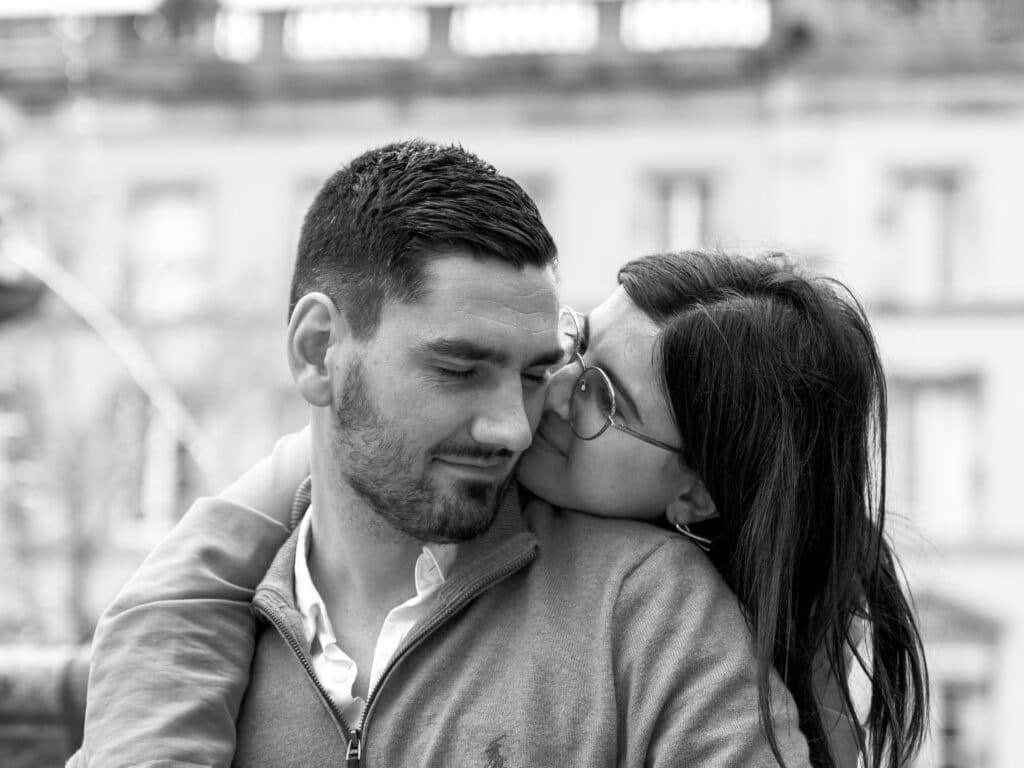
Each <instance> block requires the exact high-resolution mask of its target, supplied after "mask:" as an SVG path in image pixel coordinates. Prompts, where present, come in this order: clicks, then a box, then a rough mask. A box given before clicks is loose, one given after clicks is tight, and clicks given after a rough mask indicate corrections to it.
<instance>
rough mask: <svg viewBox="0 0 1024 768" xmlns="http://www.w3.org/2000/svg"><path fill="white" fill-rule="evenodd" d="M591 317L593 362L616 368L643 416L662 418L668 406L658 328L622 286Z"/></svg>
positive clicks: (589, 346)
mask: <svg viewBox="0 0 1024 768" xmlns="http://www.w3.org/2000/svg"><path fill="white" fill-rule="evenodd" d="M588 320H589V322H588V326H589V338H588V340H587V349H588V352H589V353H591V354H592V355H593V357H594V364H595V365H600V366H607V367H609V368H613V369H614V371H615V374H616V376H617V378H618V379H619V380H620V381H621V382H622V383H623V385H625V386H626V387H628V388H629V390H630V392H631V394H632V396H633V399H634V400H635V401H636V402H637V405H638V406H640V408H641V409H643V410H644V411H645V414H644V415H645V416H646V415H647V414H648V413H650V414H651V415H652V416H658V417H660V416H661V415H662V412H663V411H664V409H665V405H664V402H663V400H664V398H663V397H662V394H661V391H662V390H661V387H660V386H659V384H658V377H659V376H660V372H659V371H658V370H657V368H656V366H655V364H654V345H655V342H656V341H657V338H658V334H659V332H660V329H659V327H658V326H657V325H656V324H655V322H654V321H653V320H651V318H649V317H648V316H647V315H645V314H644V313H643V312H641V311H640V310H639V309H637V308H636V305H634V304H633V302H632V301H631V300H630V299H629V296H627V295H626V292H625V290H624V289H623V288H622V287H621V286H619V287H618V288H616V289H615V291H614V292H613V293H612V294H611V295H610V296H609V297H608V298H607V299H605V300H604V301H603V302H601V303H600V304H599V305H598V306H597V307H595V308H594V310H593V312H591V313H590V314H589V315H588Z"/></svg>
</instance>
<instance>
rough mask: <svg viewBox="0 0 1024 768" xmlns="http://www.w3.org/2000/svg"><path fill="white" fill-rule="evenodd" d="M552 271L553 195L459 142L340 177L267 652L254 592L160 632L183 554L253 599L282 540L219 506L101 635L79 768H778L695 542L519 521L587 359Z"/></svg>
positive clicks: (316, 306)
mask: <svg viewBox="0 0 1024 768" xmlns="http://www.w3.org/2000/svg"><path fill="white" fill-rule="evenodd" d="M554 261H555V248H554V244H553V242H552V240H551V237H550V235H549V234H548V232H547V230H546V229H545V228H544V225H543V223H542V222H541V220H540V216H539V214H538V212H537V209H536V207H535V206H534V204H533V202H532V201H531V200H530V199H529V197H527V196H526V194H525V193H524V192H523V191H522V189H521V188H520V187H519V186H518V185H517V184H516V183H515V182H513V181H512V180H511V179H508V178H506V177H503V176H501V175H500V174H498V173H496V172H495V171H494V169H493V168H491V167H490V166H488V165H487V164H485V163H483V162H482V161H480V160H479V159H478V158H476V157H475V156H473V155H471V154H469V153H467V152H465V151H463V150H461V149H458V148H454V147H441V146H436V145H433V144H427V143H422V142H406V143H401V144H395V145H389V146H387V147H383V148H381V149H378V150H374V151H371V152H368V153H366V154H364V155H362V156H361V157H359V158H357V159H356V160H355V161H353V162H352V163H351V164H350V165H349V166H348V167H347V168H345V169H343V170H342V171H340V172H339V173H337V174H335V176H333V177H332V178H331V179H329V180H328V181H327V183H326V184H325V185H324V187H323V188H322V189H321V191H320V193H319V194H318V196H317V198H316V200H315V201H314V203H313V205H312V207H311V209H310V211H309V213H308V214H307V217H306V220H305V223H304V226H303V232H302V237H301V239H300V244H299V253H298V258H297V261H296V267H295V275H294V278H293V285H292V297H291V313H290V321H289V326H288V334H287V354H288V361H289V365H290V368H291V371H292V375H293V378H294V380H295V382H296V384H297V387H298V389H299V391H300V392H301V394H302V396H303V397H304V398H305V400H306V401H307V402H308V403H309V404H310V406H311V409H310V412H311V418H310V423H311V430H310V434H311V438H310V439H311V446H312V476H311V487H310V490H309V493H308V494H307V495H306V496H305V497H303V496H302V495H301V494H300V498H299V503H298V505H297V510H298V511H299V512H305V514H304V515H303V516H302V519H301V522H300V523H299V524H298V526H297V529H296V531H295V532H294V533H293V534H292V535H291V536H289V537H288V540H287V542H286V543H285V544H284V546H283V547H281V549H280V551H279V552H278V554H277V556H276V557H275V558H274V562H273V564H272V565H271V567H270V570H269V571H268V572H267V573H266V576H265V578H264V579H263V581H262V582H261V584H260V585H259V587H258V588H257V590H256V592H255V596H254V598H253V601H252V605H253V608H254V612H255V614H256V615H257V616H258V619H259V624H258V632H257V634H258V638H257V640H256V645H255V650H254V651H253V646H252V642H251V640H250V639H248V636H247V632H248V633H249V635H251V633H252V628H251V624H246V623H245V622H244V621H239V620H229V619H230V618H231V616H232V614H231V613H230V610H237V607H238V605H239V604H243V602H247V600H246V601H242V600H239V597H240V596H245V597H247V596H246V595H245V592H244V587H243V588H242V590H241V591H239V590H234V591H232V590H233V589H234V587H231V586H228V587H227V588H226V589H225V591H224V600H223V601H221V602H225V603H230V604H231V607H230V608H229V606H228V605H216V604H215V603H216V601H211V600H210V598H211V597H212V595H211V594H210V592H211V589H212V588H211V587H210V586H209V583H206V584H203V585H202V588H201V589H198V588H193V587H192V586H191V585H190V584H188V583H186V582H182V583H179V584H177V585H176V587H175V590H174V591H173V592H172V593H171V594H169V595H167V597H168V598H170V599H173V600H176V601H178V602H177V605H178V606H182V607H183V609H182V613H181V614H180V616H179V617H178V618H179V620H180V624H177V625H172V626H167V624H166V616H167V614H166V613H164V614H158V620H155V621H150V620H149V619H147V618H146V617H147V616H149V615H151V614H150V613H148V611H149V610H150V609H151V608H152V605H153V604H154V602H159V601H157V600H154V599H153V598H154V595H156V596H158V597H159V596H160V590H159V589H158V588H157V587H154V586H153V585H154V584H155V583H156V582H157V581H159V578H160V575H159V570H158V568H157V566H160V567H162V568H164V569H165V570H166V569H167V568H169V567H170V564H172V563H173V561H174V558H175V557H176V556H180V554H179V553H182V552H184V553H189V552H193V553H198V554H197V555H196V557H197V558H198V560H199V561H200V562H201V565H202V564H207V563H209V564H211V570H212V571H213V572H214V575H215V576H216V579H220V580H221V582H224V583H226V584H229V585H230V584H231V583H235V584H242V585H244V584H245V583H246V582H247V579H248V578H249V577H248V575H246V574H244V573H242V571H244V569H245V563H244V557H248V556H249V553H250V552H256V553H257V557H259V556H260V554H259V553H261V552H263V551H264V550H265V549H266V540H265V539H264V540H262V541H260V542H258V543H254V542H252V541H251V540H249V538H246V537H251V536H252V534H251V531H252V527H251V526H252V524H251V523H247V524H246V525H242V526H239V527H238V528H234V527H233V525H234V523H233V522H232V520H233V518H232V515H233V514H235V510H233V509H232V508H231V506H230V505H229V504H227V503H226V502H221V503H220V505H219V506H218V507H217V514H219V515H221V520H222V522H221V523H219V524H220V525H221V526H222V528H221V530H223V531H227V532H229V533H227V534H226V535H225V538H224V539H223V540H211V541H208V542H205V543H204V544H203V545H202V546H201V547H197V546H196V544H195V542H191V543H190V542H189V541H187V540H186V538H185V537H186V536H187V533H179V538H177V539H175V538H174V536H172V538H171V539H169V540H168V541H169V542H170V543H168V542H165V543H164V544H163V545H161V547H160V548H158V550H157V551H156V552H155V553H154V555H152V556H151V558H150V559H149V560H148V561H147V563H146V564H144V566H143V568H142V569H141V570H140V572H139V574H137V575H136V576H135V577H133V581H132V584H130V585H129V588H128V589H127V590H126V592H125V593H122V595H121V596H120V597H119V598H118V601H117V602H116V603H115V606H113V607H112V609H111V610H110V611H108V614H107V615H106V616H105V618H104V620H103V621H102V622H101V625H100V627H99V629H98V631H97V639H96V647H95V657H94V661H93V670H92V676H91V680H90V702H89V712H88V716H87V723H86V741H85V745H84V747H83V750H82V752H81V754H80V757H79V760H80V761H81V764H88V765H92V766H100V765H108V764H109V765H119V764H135V763H137V762H143V761H151V762H153V764H156V762H157V761H160V762H159V764H160V765H174V764H178V765H222V764H225V763H226V762H228V761H229V760H231V759H233V760H234V763H235V764H237V765H246V766H282V765H310V766H316V765H337V764H339V763H340V762H341V761H342V760H343V759H344V760H346V761H347V765H349V766H358V765H369V766H405V765H444V766H456V765H465V766H481V767H483V766H488V767H497V766H513V765H515V766H519V765H522V766H537V765H551V766H565V765H581V766H584V765H585V766H593V765H613V764H617V765H630V766H631V765H654V766H668V765H680V764H684V765H691V764H692V765H715V766H745V765H771V764H774V759H773V758H772V756H771V752H770V750H769V748H768V745H767V739H766V737H765V735H764V733H763V731H762V729H761V726H760V723H759V721H758V709H757V695H756V665H755V663H754V661H753V659H752V657H751V655H750V651H749V648H748V645H747V635H746V630H745V625H744V623H743V620H742V617H741V616H740V615H739V612H738V609H736V606H735V603H734V602H727V603H726V605H727V609H725V610H723V609H722V605H723V602H722V601H721V600H720V599H717V598H720V597H721V595H720V590H721V589H723V587H721V585H720V583H718V582H711V583H710V586H709V585H707V584H703V583H700V584H697V583H695V582H694V581H693V579H694V578H695V577H694V570H693V567H692V562H689V561H692V560H693V558H692V557H690V556H689V554H688V552H689V551H688V550H687V549H686V545H685V544H683V543H682V542H680V541H678V540H676V539H673V538H672V537H669V536H667V535H666V534H663V533H661V532H658V531H657V530H656V529H654V528H652V527H645V526H642V525H635V524H629V523H625V522H622V521H601V522H598V521H595V520H590V519H587V518H585V517H584V516H582V515H577V514H575V513H558V514H556V515H552V514H536V513H535V512H533V511H531V509H530V508H528V509H527V510H526V511H525V513H524V511H523V510H521V509H520V505H519V500H518V497H517V494H516V490H515V488H514V487H511V485H510V478H511V476H512V470H513V467H514V464H515V462H516V459H517V458H518V456H519V454H520V453H521V452H522V451H523V450H524V449H525V448H526V447H527V446H528V445H529V444H530V441H531V435H532V432H533V429H534V428H535V427H536V425H537V422H538V420H539V418H540V414H541V408H542V403H543V397H544V384H545V381H546V376H547V373H548V370H549V368H551V367H552V366H554V365H556V364H557V363H558V362H559V361H560V359H561V357H562V350H561V348H560V346H559V340H558V337H557V332H556V326H557V308H558V300H557V291H556V284H555V275H554ZM310 497H311V504H310V505H309V510H308V512H306V510H305V507H306V503H305V502H306V501H309V500H310ZM206 503H209V501H208V502H206ZM200 511H201V510H200ZM194 514H195V510H194V511H193V512H190V515H194ZM249 514H252V513H251V512H250V513H249ZM189 519H190V518H189V517H186V520H185V521H184V523H183V526H182V527H181V530H183V531H188V530H189V528H188V523H189ZM235 532H238V535H239V536H240V540H238V541H234V540H232V535H233V534H234V533H235ZM215 535H216V532H215ZM270 538H271V539H272V538H273V537H272V536H271V537H270ZM282 538H283V536H282ZM276 543H280V540H278V541H277V542H276ZM240 558H241V559H242V560H243V561H241V562H240ZM700 562H703V561H702V560H701V561H700ZM705 566H706V564H705ZM706 567H708V568H710V566H706ZM182 570H184V571H190V573H193V574H194V573H196V572H200V571H202V567H197V566H196V564H195V563H192V564H191V565H188V564H186V563H183V564H182ZM216 579H211V580H208V581H212V582H213V583H220V582H217V580H216ZM133 590H134V592H133ZM716 590H718V594H717V595H716V594H714V593H715V591H716ZM707 592H710V593H712V594H707ZM136 594H143V595H146V597H147V599H148V600H149V601H150V602H149V603H148V604H145V601H141V600H136V599H135V597H134V595H136ZM234 615H235V617H236V619H237V618H238V617H237V614H234ZM161 617H162V619H161ZM160 620H163V621H164V623H163V624H161V623H160ZM161 628H163V630H161ZM708 633H710V634H711V635H712V636H713V637H714V639H715V642H714V643H713V647H711V648H709V647H707V643H706V642H702V641H698V640H697V638H699V637H700V638H705V637H706V635H707V634H708ZM179 638H187V641H182V640H180V639H179ZM164 644H169V645H170V646H171V648H172V649H173V650H172V652H171V653H170V655H171V656H174V664H173V665H171V666H170V667H168V666H167V664H166V656H167V655H168V653H167V652H166V651H165V652H164V656H163V657H161V653H160V649H161V647H162V646H163V645H164ZM154 649H155V652H154ZM250 657H251V658H252V666H251V671H250V674H249V687H248V690H246V691H245V696H244V699H242V700H241V702H239V696H240V692H241V689H242V688H243V684H244V675H245V672H246V671H247V670H249V660H250ZM129 667H135V668H137V669H138V671H137V673H136V674H137V675H139V676H140V677H139V678H138V679H137V680H136V679H132V680H131V681H130V682H126V678H128V675H127V674H126V670H127V669H128V668H129ZM225 681H227V682H225ZM778 694H779V695H780V696H785V693H784V691H782V690H781V689H780V690H779V691H778ZM154 699H155V701H154ZM151 712H157V713H159V717H158V718H156V719H155V720H149V719H147V718H150V713H151ZM777 712H779V713H780V716H781V717H785V716H787V714H788V716H789V720H788V721H781V722H774V723H770V724H769V726H770V727H773V728H774V730H775V734H776V737H777V738H778V739H779V742H780V746H781V748H782V751H783V754H784V755H785V756H786V758H787V762H788V764H789V765H790V766H798V765H806V761H807V756H806V755H807V747H806V744H805V743H804V742H803V740H802V738H801V737H800V735H799V732H798V730H797V727H796V722H797V718H796V712H795V709H794V708H793V707H792V704H791V702H790V706H789V707H788V708H787V707H785V706H783V707H779V708H778V709H777ZM236 715H237V724H236V727H235V728H232V724H233V721H234V720H235V717H236ZM236 733H237V741H234V737H235V735H236Z"/></svg>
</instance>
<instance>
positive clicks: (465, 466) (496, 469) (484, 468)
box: [433, 453, 511, 476]
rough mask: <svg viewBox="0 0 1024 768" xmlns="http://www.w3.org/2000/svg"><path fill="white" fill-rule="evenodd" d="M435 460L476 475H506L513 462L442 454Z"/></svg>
mask: <svg viewBox="0 0 1024 768" xmlns="http://www.w3.org/2000/svg"><path fill="white" fill-rule="evenodd" d="M433 460H434V461H435V462H436V463H438V464H440V465H441V466H443V467H447V468H449V469H454V470H456V471H458V472H468V473H470V474H476V475H493V476H497V475H506V474H508V472H509V471H510V470H511V462H510V461H509V459H508V458H507V457H504V456H488V457H481V456H452V455H449V454H443V453H442V454H438V455H435V456H434V457H433Z"/></svg>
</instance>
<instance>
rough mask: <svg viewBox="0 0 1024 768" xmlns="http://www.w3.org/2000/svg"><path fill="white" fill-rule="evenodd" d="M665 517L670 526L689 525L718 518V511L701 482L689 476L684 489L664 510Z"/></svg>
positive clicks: (695, 477)
mask: <svg viewBox="0 0 1024 768" xmlns="http://www.w3.org/2000/svg"><path fill="white" fill-rule="evenodd" d="M665 517H667V518H668V521H669V522H670V523H671V524H672V525H690V524H691V523H699V522H701V521H703V520H710V519H711V518H713V517H718V509H717V508H716V507H715V502H714V501H712V499H711V494H709V493H708V489H707V488H705V487H704V483H703V481H702V480H701V479H700V478H699V477H697V476H696V475H691V476H690V477H689V479H688V481H687V485H686V487H684V488H683V489H682V490H681V491H679V493H678V494H676V497H675V498H674V499H672V501H670V502H669V504H668V506H667V507H666V508H665Z"/></svg>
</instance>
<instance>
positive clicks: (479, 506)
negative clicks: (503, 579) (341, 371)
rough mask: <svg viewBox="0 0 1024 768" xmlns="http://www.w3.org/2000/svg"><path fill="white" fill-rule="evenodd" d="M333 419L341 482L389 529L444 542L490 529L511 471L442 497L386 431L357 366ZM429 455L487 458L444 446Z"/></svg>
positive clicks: (463, 483) (398, 438)
mask: <svg viewBox="0 0 1024 768" xmlns="http://www.w3.org/2000/svg"><path fill="white" fill-rule="evenodd" d="M335 416H336V418H337V432H336V434H335V437H334V449H335V451H336V456H337V457H338V459H339V460H340V462H341V465H342V467H341V471H342V473H343V475H344V477H345V480H346V481H347V482H348V484H349V486H350V487H351V488H352V490H354V491H355V492H356V493H357V494H358V495H359V496H360V497H362V498H363V500H365V501H366V503H367V504H368V505H369V506H370V508H371V509H373V510H374V511H375V512H376V513H377V514H379V515H380V516H381V517H382V518H384V520H386V521H387V522H388V523H389V524H390V525H392V526H393V527H394V528H396V529H398V530H399V531H402V532H403V533H406V534H408V535H409V536H412V537H413V538H416V539H419V540H421V541H431V542H437V543H447V542H459V541H467V540H469V539H472V538H475V537H476V536H479V535H480V534H481V533H483V532H484V531H486V530H487V529H488V528H489V527H490V525H491V523H492V522H493V521H494V517H495V515H496V514H497V511H498V503H499V501H500V500H501V496H502V494H503V493H504V491H505V489H506V488H507V487H508V484H509V482H510V481H511V478H512V473H511V470H510V472H509V474H508V476H507V477H505V478H503V479H502V480H499V481H493V482H487V481H482V480H468V479H459V480H456V481H455V482H454V483H453V485H452V488H451V490H450V491H447V492H446V491H445V490H443V489H441V488H439V487H438V486H437V484H436V483H435V482H432V481H431V479H430V478H429V477H427V476H426V474H417V473H416V466H417V461H416V459H415V457H414V456H412V455H410V454H409V453H408V452H407V451H406V450H405V449H404V447H403V445H404V441H403V439H402V438H403V435H401V434H399V433H397V432H395V431H393V430H391V429H390V428H389V426H388V424H387V423H386V422H385V420H384V418H383V416H382V415H381V414H380V411H379V410H378V409H377V408H376V406H375V405H374V403H373V401H372V400H371V399H370V394H369V391H368V389H367V386H366V379H365V377H364V376H363V369H362V366H361V365H360V363H359V362H358V361H356V362H354V363H353V365H352V367H351V368H350V369H349V371H348V374H347V375H346V377H345V388H344V390H343V391H342V395H341V400H340V402H339V404H338V408H337V410H336V412H335ZM432 452H433V453H438V454H448V455H458V454H460V453H461V454H466V453H479V454H481V455H491V454H493V451H483V450H481V451H479V452H476V451H474V449H471V448H468V449H467V448H465V447H461V446H457V445H447V444H441V445H438V446H435V447H434V449H433V451H432ZM427 460H429V457H428V458H427Z"/></svg>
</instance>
